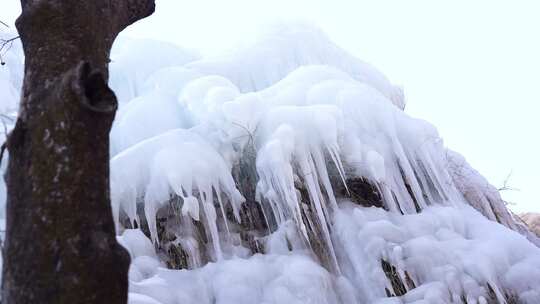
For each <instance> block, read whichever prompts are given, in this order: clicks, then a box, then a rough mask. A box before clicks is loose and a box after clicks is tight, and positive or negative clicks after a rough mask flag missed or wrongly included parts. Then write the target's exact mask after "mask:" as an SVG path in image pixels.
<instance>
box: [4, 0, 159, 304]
mask: <svg viewBox="0 0 540 304" xmlns="http://www.w3.org/2000/svg"><path fill="white" fill-rule="evenodd" d="M21 4H22V14H21V16H20V17H19V19H18V20H17V23H16V24H17V29H18V30H19V34H20V37H21V41H22V43H23V47H24V53H25V56H26V62H25V77H24V85H23V95H22V100H21V106H20V112H19V118H18V120H17V123H16V126H15V128H14V130H13V131H12V133H11V134H10V136H9V138H8V141H7V148H8V150H9V165H8V168H7V172H6V176H5V178H6V183H7V189H8V191H7V211H6V214H7V224H6V239H5V244H4V252H3V254H4V266H3V275H2V303H4V304H12V303H18V304H26V303H55V304H59V303H70V304H72V303H100V304H102V303H126V302H127V288H128V282H127V272H128V267H129V255H128V254H127V252H126V250H125V249H123V248H122V247H121V246H120V245H119V244H118V243H117V242H116V238H115V230H114V229H115V228H114V223H113V218H112V214H111V207H110V197H109V131H110V128H111V125H112V121H113V119H114V115H115V112H116V108H117V101H116V97H115V95H114V93H113V92H112V91H111V90H110V89H109V87H108V85H107V79H108V62H109V53H110V49H111V47H112V43H113V41H114V39H115V37H116V36H117V34H118V33H119V32H120V31H122V30H123V29H124V28H125V27H127V26H128V25H130V24H132V23H133V22H135V21H137V20H139V19H141V18H144V17H146V16H149V15H150V14H152V13H153V11H154V1H153V0H113V1H110V0H22V1H21Z"/></svg>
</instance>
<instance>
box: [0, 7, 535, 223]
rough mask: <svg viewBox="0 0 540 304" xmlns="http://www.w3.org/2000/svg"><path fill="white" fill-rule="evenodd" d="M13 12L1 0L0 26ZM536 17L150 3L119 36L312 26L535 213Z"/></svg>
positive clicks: (214, 41) (186, 36)
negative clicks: (152, 8) (149, 12)
mask: <svg viewBox="0 0 540 304" xmlns="http://www.w3.org/2000/svg"><path fill="white" fill-rule="evenodd" d="M18 11H19V1H17V0H2V5H0V19H1V20H4V21H6V20H7V21H8V22H13V20H14V19H15V17H16V16H17V14H18ZM538 16H540V1H538V0H529V1H527V0H500V1H497V0H485V1H483V0H452V1H450V0H447V1H442V0H372V1H362V0H309V1H308V0H272V1H261V0H259V1H258V0H228V1H225V0H197V1H180V0H157V11H156V14H155V15H154V16H152V17H150V18H147V19H145V20H143V21H141V22H139V23H138V24H136V25H135V26H133V27H132V28H130V29H129V31H128V33H126V34H128V35H134V36H145V37H153V38H157V39H161V40H168V41H172V42H175V43H177V44H180V45H182V46H187V47H193V48H199V49H202V50H203V51H204V52H207V53H213V52H217V51H219V50H223V49H226V48H227V47H230V46H231V45H233V44H234V43H236V42H238V41H239V40H241V39H242V38H243V37H245V36H248V35H251V34H252V33H253V32H254V31H255V30H256V28H257V27H258V26H260V25H262V24H266V23H268V22H273V21H275V20H301V21H307V22H311V23H314V24H316V25H318V26H319V27H320V28H321V29H323V30H324V31H325V32H326V33H327V34H328V35H329V36H330V37H331V38H332V39H333V40H334V41H335V42H336V43H337V44H338V45H340V46H342V47H343V48H345V49H347V50H348V51H349V52H351V53H353V54H355V55H356V56H358V57H359V58H361V59H363V60H364V61H367V62H369V63H371V64H373V65H375V66H376V67H377V68H379V69H380V70H381V71H382V72H383V73H385V74H386V75H387V76H388V77H389V78H390V79H391V80H392V81H393V82H394V83H396V84H400V85H403V86H404V88H405V94H406V97H407V101H408V103H407V108H406V111H407V112H408V113H409V114H410V115H412V116H415V117H419V118H423V119H425V120H428V121H430V122H431V123H433V124H434V125H435V126H436V127H437V128H438V130H439V133H440V134H441V136H442V137H443V139H444V141H445V143H446V145H447V146H448V147H450V148H452V149H454V150H456V151H458V152H460V153H461V154H463V155H464V156H465V157H466V158H467V160H468V161H469V162H470V163H471V164H472V165H473V166H474V167H475V168H476V169H477V170H478V171H480V172H481V173H482V174H483V175H484V176H486V177H487V178H488V179H489V181H490V182H491V183H492V184H494V185H496V186H499V185H502V183H503V181H504V179H505V177H506V176H507V175H508V174H509V172H510V171H512V172H513V173H512V177H511V179H510V186H513V187H515V188H519V189H520V191H509V192H504V193H503V196H504V197H505V198H506V199H507V200H509V201H511V202H514V203H515V204H516V205H514V206H511V208H512V209H514V210H515V211H518V212H521V211H537V212H540V199H539V198H538V192H539V191H538V189H539V187H540V185H539V184H538V183H539V182H540V161H539V159H538V158H539V157H540V143H539V140H540V136H539V134H538V132H540V117H539V115H540V18H539V17H538Z"/></svg>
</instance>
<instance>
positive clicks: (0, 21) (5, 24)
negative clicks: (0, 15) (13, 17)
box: [0, 20, 9, 28]
mask: <svg viewBox="0 0 540 304" xmlns="http://www.w3.org/2000/svg"><path fill="white" fill-rule="evenodd" d="M0 24H2V25H3V26H5V27H7V28H9V25H7V23H5V22H4V21H2V20H0Z"/></svg>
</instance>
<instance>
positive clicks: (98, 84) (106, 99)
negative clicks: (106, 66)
mask: <svg viewBox="0 0 540 304" xmlns="http://www.w3.org/2000/svg"><path fill="white" fill-rule="evenodd" d="M75 77H76V79H74V80H72V82H71V84H72V89H73V91H74V93H75V94H76V95H78V96H80V98H79V100H78V101H79V102H80V103H81V105H82V106H83V107H85V108H86V109H88V110H90V111H93V112H98V113H114V112H116V109H117V108H118V102H117V100H116V96H115V95H114V92H113V91H112V90H111V89H110V88H109V86H108V85H107V82H106V81H105V76H104V75H103V73H101V72H100V71H99V70H97V69H92V67H91V66H90V63H89V62H86V61H82V62H81V63H80V64H79V65H78V66H77V68H76V70H75Z"/></svg>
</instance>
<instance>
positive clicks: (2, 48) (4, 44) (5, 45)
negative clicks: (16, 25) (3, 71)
mask: <svg viewBox="0 0 540 304" xmlns="http://www.w3.org/2000/svg"><path fill="white" fill-rule="evenodd" d="M17 39H19V36H16V37H13V38H9V39H0V64H1V65H4V64H6V63H5V62H4V60H3V59H2V52H4V54H5V53H7V52H8V51H9V50H10V49H11V47H12V46H13V41H15V40H17Z"/></svg>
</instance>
